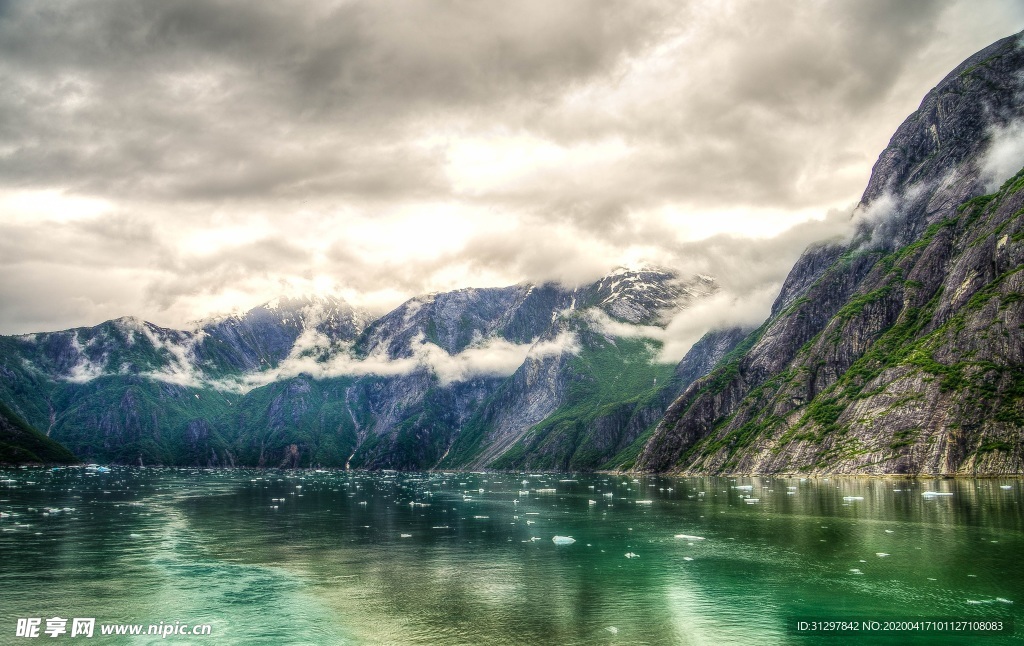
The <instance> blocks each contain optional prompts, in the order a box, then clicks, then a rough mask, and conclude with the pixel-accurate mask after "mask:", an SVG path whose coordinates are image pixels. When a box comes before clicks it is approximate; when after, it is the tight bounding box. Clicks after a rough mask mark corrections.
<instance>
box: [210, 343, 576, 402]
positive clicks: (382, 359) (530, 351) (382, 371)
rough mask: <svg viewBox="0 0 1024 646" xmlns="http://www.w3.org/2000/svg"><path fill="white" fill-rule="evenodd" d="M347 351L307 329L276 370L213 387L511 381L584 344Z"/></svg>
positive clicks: (245, 388)
mask: <svg viewBox="0 0 1024 646" xmlns="http://www.w3.org/2000/svg"><path fill="white" fill-rule="evenodd" d="M349 350H350V348H348V347H346V346H333V345H332V343H331V341H330V340H329V339H327V337H326V336H324V335H322V334H319V333H317V332H315V330H313V329H312V328H307V329H306V330H305V332H304V333H303V335H302V336H301V337H300V339H299V340H298V341H296V344H295V346H294V347H293V348H292V351H291V353H290V355H289V356H288V358H286V359H285V360H283V361H282V362H281V363H280V365H278V366H277V367H275V368H274V369H272V370H267V371H263V372H258V373H251V374H247V375H244V376H243V377H242V378H241V379H240V380H226V381H218V382H213V385H215V387H218V388H221V389H224V390H238V391H241V392H246V391H248V390H251V389H253V388H256V387H259V386H263V385H266V384H268V383H272V382H274V381H278V380H281V379H287V378H291V377H297V376H299V375H309V376H311V377H313V378H315V379H327V378H331V377H361V376H365V375H377V376H383V377H389V376H390V377H393V376H404V375H411V374H414V373H416V372H424V371H425V372H429V373H431V374H433V375H434V376H435V377H437V379H438V381H439V382H440V384H441V385H448V384H451V383H454V382H460V381H466V380H469V379H473V378H476V377H507V376H509V375H511V374H512V373H514V372H515V371H516V370H517V369H518V368H519V366H521V365H522V364H523V362H524V361H526V360H527V359H528V358H532V359H541V358H544V357H549V356H556V355H560V354H564V353H569V354H575V353H577V352H579V342H578V340H577V339H576V336H575V335H574V334H572V333H570V332H562V333H560V334H558V335H556V336H555V337H553V338H550V339H536V340H534V341H532V342H531V343H522V344H516V343H511V342H509V341H506V340H505V339H501V338H496V337H494V338H490V339H486V340H483V341H481V342H479V343H477V344H475V345H473V346H470V347H469V348H466V349H465V350H463V351H461V352H458V353H456V354H449V353H448V352H447V351H445V350H444V349H443V348H441V347H439V346H437V345H436V344H434V343H430V342H428V341H425V340H424V339H423V337H422V335H420V336H418V337H416V338H414V339H412V340H411V342H410V350H411V352H412V354H411V355H410V356H408V357H402V358H398V359H392V358H390V357H388V356H387V354H386V353H385V352H377V353H373V354H371V355H370V356H368V357H363V358H357V357H355V356H353V355H352V354H351V352H350V351H349Z"/></svg>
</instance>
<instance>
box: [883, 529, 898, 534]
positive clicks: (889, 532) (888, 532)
mask: <svg viewBox="0 0 1024 646" xmlns="http://www.w3.org/2000/svg"><path fill="white" fill-rule="evenodd" d="M885 533H886V534H895V533H896V532H894V531H892V530H891V529H887V530H885Z"/></svg>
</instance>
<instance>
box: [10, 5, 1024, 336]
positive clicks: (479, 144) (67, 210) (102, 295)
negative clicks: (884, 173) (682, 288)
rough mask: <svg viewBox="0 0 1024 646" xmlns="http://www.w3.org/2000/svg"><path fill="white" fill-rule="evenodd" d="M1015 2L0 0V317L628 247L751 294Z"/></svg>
mask: <svg viewBox="0 0 1024 646" xmlns="http://www.w3.org/2000/svg"><path fill="white" fill-rule="evenodd" d="M1022 28H1024V4H1022V3H1020V2H1019V0H982V1H979V0H969V1H962V2H952V1H950V2H942V1H931V0H928V1H916V0H893V1H885V2H882V1H878V0H850V1H848V2H825V1H810V0H778V1H775V2H721V1H717V0H716V1H708V2H678V1H668V2H640V1H635V0H631V1H629V2H616V3H613V2H604V1H600V0H594V1H589V0H558V1H557V2H552V1H551V0H536V1H534V0H527V1H513V2H510V1H508V0H500V1H493V2H489V1H478V0H473V1H469V0H466V1H459V0H450V1H439V2H425V1H422V0H408V1H401V0H398V1H396V0H372V1H371V0H366V1H365V2H362V1H352V0H346V1H342V2H333V1H327V0H323V1H319V0H309V1H305V0H304V1H301V2H280V1H279V0H276V1H273V2H269V1H268V2H260V1H256V0H242V1H239V2H227V1H214V0H209V1H204V2H200V1H198V0H197V1H193V2H186V1H180V0H152V1H143V0H110V1H107V0H85V1H81V2H76V1H60V0H47V1H40V0H21V1H19V0H3V1H0V88H2V90H0V271H2V279H0V304H2V311H0V333H4V334H11V333H23V332H32V331H42V330H54V329H61V328H67V327H73V326H81V325H95V324H97V323H99V322H101V321H103V320H106V319H110V318H115V317H118V316H123V315H128V314H132V315H136V316H140V317H142V318H145V319H147V320H150V321H153V322H155V323H157V324H160V325H165V326H171V327H181V326H185V325H186V324H187V322H188V321H190V320H194V319H197V318H200V317H205V316H208V315H211V314H215V313H218V312H226V311H231V310H233V309H235V310H245V309H248V308H249V307H252V306H254V305H257V304H259V303H261V302H263V301H266V300H269V299H270V298H272V297H274V296H277V295H280V294H297V293H310V292H315V293H331V294H336V295H339V296H343V297H345V298H346V299H348V300H349V301H351V302H353V303H354V304H356V305H360V306H363V307H366V308H369V309H372V310H376V311H382V310H386V309H390V308H391V307H393V306H395V305H397V304H398V303H400V302H401V301H402V300H404V299H405V298H407V297H409V296H411V295H414V294H417V293H422V292H428V291H441V290H448V289H454V288H459V287H466V286H478V287H483V286H497V285H508V284H513V283H517V282H520V281H524V280H532V281H543V280H551V279H555V280H561V281H564V282H567V283H570V284H572V283H575V282H580V281H586V280H591V279H594V278H596V277H598V276H600V275H602V274H604V273H607V272H609V271H610V270H612V269H613V268H614V267H616V266H618V265H623V264H636V263H639V262H650V263H656V264H661V265H666V266H670V267H675V268H677V269H679V270H680V271H683V272H697V271H700V272H704V273H710V274H713V275H715V276H716V277H717V278H718V279H719V281H720V282H721V283H722V285H723V286H724V287H725V294H727V295H731V296H732V297H735V298H734V302H736V303H739V304H741V306H746V307H747V309H750V310H751V311H749V312H746V313H745V314H744V316H747V317H748V318H750V319H752V320H753V319H757V318H758V317H762V318H763V316H764V315H765V314H766V313H767V311H766V309H765V308H766V307H767V305H768V304H770V302H771V299H772V298H773V297H774V295H775V294H776V293H777V291H778V288H779V285H780V284H781V281H782V279H783V278H784V277H785V274H786V273H787V271H788V269H789V267H790V266H791V265H792V263H793V262H794V260H795V258H796V257H797V255H798V254H799V252H800V250H801V249H803V248H804V246H805V245H806V244H808V243H809V242H811V241H813V240H815V239H818V238H822V237H826V236H829V235H833V234H835V233H837V232H838V231H840V230H841V228H842V225H843V222H844V220H845V217H846V216H845V214H848V213H849V210H850V208H851V207H852V206H853V205H854V204H855V203H856V201H857V200H858V199H859V197H860V194H861V192H862V191H863V189H864V186H865V184H866V183H867V179H868V175H869V173H870V170H871V165H872V163H873V162H874V160H875V158H876V157H877V155H878V153H879V152H880V151H881V150H882V149H883V148H884V146H885V144H886V143H887V141H888V139H889V137H890V136H891V135H892V133H893V131H894V130H895V129H896V127H897V126H898V125H899V124H900V122H902V120H903V119H904V118H905V117H906V116H907V115H908V114H910V113H911V112H912V111H913V110H914V109H915V108H916V107H917V105H918V103H919V102H920V100H921V98H922V97H923V96H924V94H925V93H926V92H927V91H928V90H929V89H930V88H931V87H933V86H934V85H935V84H936V83H937V82H938V81H939V80H940V79H941V78H942V77H943V76H944V75H945V74H946V73H947V72H948V71H949V70H951V69H952V68H953V67H954V66H956V65H957V64H958V63H959V62H960V61H962V60H963V59H964V58H966V57H967V56H969V55H971V54H972V53H974V52H975V51H977V50H979V49H981V48H983V47H985V46H986V45H988V44H990V43H991V42H993V41H995V40H997V39H999V38H1001V37H1003V36H1007V35H1009V34H1011V33H1014V32H1016V31H1018V30H1020V29H1022ZM740 309H743V307H740Z"/></svg>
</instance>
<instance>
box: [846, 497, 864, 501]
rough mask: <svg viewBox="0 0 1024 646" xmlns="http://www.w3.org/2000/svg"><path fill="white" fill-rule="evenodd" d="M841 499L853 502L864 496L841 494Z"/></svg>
mask: <svg viewBox="0 0 1024 646" xmlns="http://www.w3.org/2000/svg"><path fill="white" fill-rule="evenodd" d="M843 500H845V501H846V502H853V501H855V500H864V496H843Z"/></svg>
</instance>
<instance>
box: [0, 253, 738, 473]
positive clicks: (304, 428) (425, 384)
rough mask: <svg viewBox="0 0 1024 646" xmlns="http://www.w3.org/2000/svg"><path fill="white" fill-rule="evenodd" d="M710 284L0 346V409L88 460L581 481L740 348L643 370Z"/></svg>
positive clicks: (113, 332)
mask: <svg viewBox="0 0 1024 646" xmlns="http://www.w3.org/2000/svg"><path fill="white" fill-rule="evenodd" d="M716 290H717V286H716V285H715V283H714V281H713V280H712V279H711V278H709V277H706V276H696V277H691V278H688V279H683V278H681V277H680V276H677V275H676V274H675V273H673V272H672V271H670V270H665V269H655V268H648V269H639V270H626V269H622V270H619V271H617V272H615V273H613V274H612V275H610V276H607V277H605V278H603V279H601V280H599V281H597V282H595V283H593V284H590V285H584V286H581V287H578V288H575V289H568V288H565V287H561V286H558V285H555V284H547V285H515V286H511V287H505V288H494V289H463V290H458V291H455V292H449V293H443V294H431V295H428V296H421V297H417V298H414V299H411V300H409V301H407V302H406V303H404V304H402V305H401V306H400V307H398V308H397V309H395V310H394V311H392V312H390V313H388V314H386V315H385V316H383V317H380V318H378V319H375V320H371V317H369V316H367V315H365V314H364V313H361V312H358V311H356V310H354V309H353V308H352V307H350V306H349V305H348V304H347V303H345V302H343V301H341V300H338V299H333V298H305V299H278V300H275V301H273V302H271V303H267V304H265V305H263V306H260V307H257V308H255V309H253V310H251V311H249V312H247V313H246V314H244V315H242V316H233V317H228V318H222V319H219V320H215V321H209V322H205V323H202V324H200V325H198V326H197V327H196V329H193V330H188V331H182V330H169V329H165V328H160V327H158V326H155V325H153V324H151V323H146V322H143V321H140V320H138V319H134V318H122V319H117V320H113V321H108V322H106V323H103V324H101V325H99V326H96V327H93V328H78V329H73V330H65V331H61V332H50V333H40V334H30V335H22V336H14V337H2V338H0V399H2V400H3V401H6V402H9V405H10V407H11V408H12V410H13V412H14V413H15V414H16V415H18V416H19V417H21V418H23V419H24V420H27V421H28V422H29V423H30V424H32V425H34V426H35V427H36V428H39V429H41V430H42V431H43V432H44V433H45V434H46V435H48V436H49V437H50V438H53V439H55V440H59V441H60V442H62V443H63V444H64V445H65V446H67V447H68V448H69V449H70V450H71V451H73V452H74V453H75V454H76V455H78V456H80V457H82V458H83V459H86V460H91V461H101V462H120V463H132V464H137V463H142V464H187V465H204V466H218V465H253V466H289V467H295V466H314V465H317V466H332V467H342V466H348V467H358V468H396V469H429V468H434V467H443V468H485V467H486V468H527V467H529V468H538V469H540V468H544V469H595V468H599V467H602V466H606V465H607V464H608V463H609V461H610V460H612V459H613V458H615V457H616V456H617V455H619V454H620V453H622V452H624V451H632V453H633V454H635V453H636V452H638V451H639V448H640V444H639V443H638V438H641V436H643V435H644V434H645V433H650V432H651V431H652V430H653V427H654V425H655V424H656V423H657V422H658V420H659V419H660V418H661V414H662V412H663V411H664V409H665V407H666V406H667V405H668V403H669V402H670V401H671V400H672V399H673V398H674V397H675V396H677V395H678V394H679V393H680V392H681V391H682V388H683V387H684V386H685V385H686V384H687V383H688V380H692V379H694V378H696V377H697V376H699V375H700V374H703V372H705V371H706V370H707V369H709V368H710V367H711V365H713V363H714V362H715V361H716V360H717V359H718V358H720V356H722V354H724V352H726V351H727V350H728V349H729V348H730V347H731V346H730V344H731V343H735V342H736V341H738V340H739V336H740V335H738V334H737V333H735V332H733V333H731V334H730V333H720V334H716V335H712V336H710V337H708V339H707V340H706V341H705V342H704V346H705V347H706V348H707V349H708V350H707V353H706V356H704V357H703V359H702V362H703V365H702V367H700V368H699V369H694V368H693V367H692V364H693V360H691V362H690V363H688V364H686V365H687V366H689V369H688V370H681V371H680V372H678V373H677V371H676V369H675V367H674V366H673V365H672V364H669V363H662V362H659V360H658V353H659V350H660V342H659V341H657V340H655V339H652V338H650V336H651V335H650V330H652V329H658V328H659V326H660V327H664V326H665V325H666V324H667V322H668V321H669V319H670V318H671V317H672V316H674V315H676V314H678V313H679V312H680V311H682V310H685V309H686V308H687V307H689V306H690V305H691V304H692V303H693V302H694V301H696V300H698V299H701V298H704V297H706V296H709V295H711V294H712V293H714V292H715V291H716ZM723 340H724V341H723ZM694 356H695V357H696V356H697V355H696V354H695V355H694Z"/></svg>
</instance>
